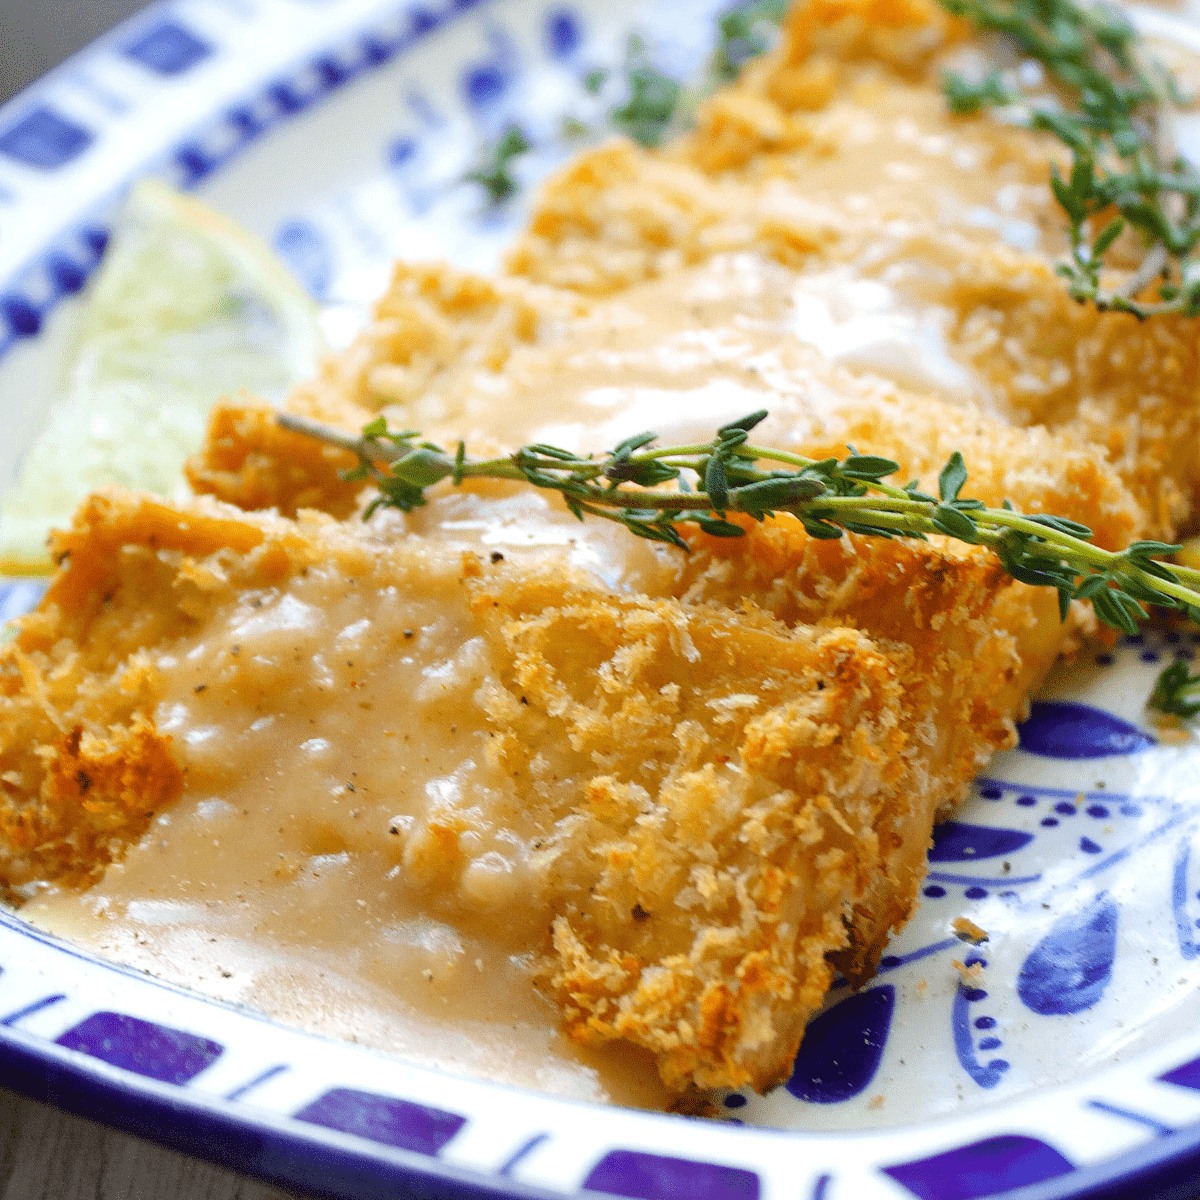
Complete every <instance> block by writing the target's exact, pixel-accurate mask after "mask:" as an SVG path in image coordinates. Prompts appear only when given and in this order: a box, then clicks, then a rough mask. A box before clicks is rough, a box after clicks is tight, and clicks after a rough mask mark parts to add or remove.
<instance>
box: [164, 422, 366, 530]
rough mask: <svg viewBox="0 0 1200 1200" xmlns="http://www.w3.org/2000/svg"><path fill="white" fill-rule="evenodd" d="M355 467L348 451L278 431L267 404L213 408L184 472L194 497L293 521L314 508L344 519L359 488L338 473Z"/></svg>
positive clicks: (356, 498)
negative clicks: (206, 497)
mask: <svg viewBox="0 0 1200 1200" xmlns="http://www.w3.org/2000/svg"><path fill="white" fill-rule="evenodd" d="M357 463H358V459H357V458H355V456H354V455H353V454H351V453H350V452H349V451H348V450H339V449H338V448H337V447H336V446H327V445H325V444H324V443H323V442H318V441H314V440H313V439H312V438H308V437H303V436H301V435H300V434H298V433H290V432H288V430H286V429H283V428H281V427H280V425H279V424H278V423H277V422H276V420H275V410H274V409H273V408H271V407H270V406H269V405H258V404H244V403H243V404H228V403H224V404H217V405H214V407H213V411H212V413H211V414H210V416H209V420H208V434H207V437H206V439H205V443H204V448H203V450H202V451H201V452H200V453H199V454H196V455H194V456H193V457H192V458H191V459H190V460H189V461H188V463H187V464H186V466H185V468H184V471H185V474H186V476H187V481H188V483H189V484H191V486H192V490H193V491H194V492H196V494H197V495H200V496H204V495H213V496H218V497H220V499H222V500H225V501H227V502H228V503H230V504H236V505H237V506H238V508H244V509H246V510H247V511H251V510H253V509H258V508H276V509H278V510H279V511H280V512H281V513H283V514H284V516H288V517H294V516H295V515H296V513H297V512H298V511H299V510H300V509H302V508H316V509H320V510H321V511H322V512H327V513H329V514H330V515H331V516H334V517H348V516H350V514H351V513H353V512H354V510H355V508H357V506H358V495H359V492H360V491H361V490H362V485H361V484H358V483H347V482H345V481H344V480H343V479H342V478H341V475H340V472H342V471H345V470H349V469H350V468H351V467H354V466H356V465H357Z"/></svg>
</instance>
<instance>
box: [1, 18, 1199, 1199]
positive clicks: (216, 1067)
mask: <svg viewBox="0 0 1200 1200" xmlns="http://www.w3.org/2000/svg"><path fill="white" fill-rule="evenodd" d="M717 7H718V6H717V5H716V4H715V3H711V2H706V0H687V2H686V3H680V2H679V0H671V2H670V3H667V2H665V0H664V2H662V3H660V4H658V5H657V6H647V5H644V4H638V3H636V2H635V0H605V2H604V3H600V2H598V0H597V2H594V3H579V4H575V5H554V4H550V5H548V4H547V3H546V0H494V2H493V3H490V4H489V3H472V2H470V0H458V2H457V3H456V2H454V0H440V3H436V2H431V3H429V4H425V5H421V6H416V5H406V6H397V5H396V4H395V3H394V0H176V2H174V3H170V4H165V5H158V6H153V7H151V8H150V9H148V10H146V11H145V12H144V13H143V14H142V15H141V16H140V17H138V18H137V19H136V21H135V22H133V23H130V24H127V25H125V26H123V27H122V28H120V29H119V30H117V31H116V32H115V33H113V34H112V35H111V36H110V37H108V38H107V39H106V40H104V41H102V42H100V43H98V44H97V45H96V46H94V47H92V48H91V49H90V50H88V51H87V52H85V53H84V54H82V55H80V56H79V57H77V58H75V59H73V60H71V61H70V62H69V63H67V64H66V65H65V66H63V67H62V68H60V69H59V70H58V71H56V72H55V73H54V74H52V75H51V76H49V77H48V78H47V79H46V80H45V81H43V82H42V83H41V84H40V85H38V86H37V87H35V88H34V89H32V90H30V91H29V92H27V93H25V94H24V95H23V96H21V97H19V98H18V99H17V100H15V101H13V102H11V103H10V104H9V105H7V106H6V107H4V108H3V109H2V110H0V413H2V414H3V429H4V437H3V438H2V439H0V486H3V485H4V484H6V483H7V482H8V481H9V480H11V479H12V477H13V474H14V472H15V469H16V466H17V464H18V462H19V461H20V458H21V455H22V454H23V453H24V452H25V450H26V449H27V448H28V446H29V445H30V443H31V441H32V439H33V437H34V436H35V435H36V433H37V430H38V427H39V421H40V419H41V416H42V414H43V413H44V411H45V408H46V405H47V403H48V402H49V399H50V398H51V395H52V393H53V390H54V387H55V385H56V373H55V367H56V363H57V361H58V356H59V353H60V349H61V345H62V343H63V341H64V338H65V336H66V330H67V329H68V327H69V325H70V321H71V310H72V308H73V307H74V304H75V301H74V300H73V299H72V297H73V296H74V294H75V293H77V292H78V291H79V290H80V289H81V288H82V287H83V286H84V284H85V283H86V281H87V279H88V276H89V274H90V273H91V272H92V270H93V269H94V268H95V266H96V264H97V262H98V261H99V258H100V256H101V255H102V253H103V250H104V246H105V242H106V229H107V225H108V222H109V220H110V217H111V212H112V209H113V206H114V204H115V203H116V201H117V200H118V199H119V197H120V195H121V193H122V192H123V190H124V188H125V187H126V186H127V185H128V183H129V181H130V180H131V179H133V178H135V177H136V176H138V175H141V174H145V173H152V174H156V175H159V176H161V177H164V178H166V179H168V180H169V181H171V182H174V183H176V184H179V185H182V186H183V187H186V188H189V189H194V190H195V191H197V192H198V193H199V194H200V195H201V196H203V197H204V199H205V200H207V201H208V202H209V203H211V204H214V205H216V206H217V207H218V208H220V209H222V210H224V211H225V212H227V213H229V214H230V215H232V216H233V217H235V218H236V219H238V220H240V221H242V222H244V223H245V224H247V225H248V226H250V228H252V229H253V230H255V231H256V232H258V233H259V234H261V235H262V236H263V237H265V238H266V239H267V240H268V241H270V242H271V243H273V244H274V246H275V247H276V249H277V250H278V251H279V252H280V254H281V255H282V256H283V257H284V258H285V259H286V260H287V261H288V262H289V263H290V264H291V265H292V267H293V268H294V269H295V271H296V272H297V274H298V275H299V276H300V277H301V279H302V280H303V281H304V282H305V284H306V285H307V286H308V288H309V289H310V291H311V292H312V293H313V294H314V296H316V298H317V299H318V300H319V301H320V302H321V303H322V304H323V305H324V306H325V314H326V324H327V328H328V330H329V332H330V334H331V336H332V337H333V339H334V340H335V341H337V340H339V339H341V338H344V337H346V336H348V333H349V331H350V330H351V329H352V327H353V325H354V323H355V321H356V320H357V319H358V314H359V313H360V312H361V310H362V306H363V304H364V302H365V301H367V300H368V299H369V298H370V296H371V295H372V294H373V293H374V292H375V291H377V290H378V289H379V288H380V287H381V286H382V282H383V279H384V277H385V271H386V264H387V263H388V261H389V260H390V259H391V258H392V257H394V256H396V255H404V254H412V255H419V256H420V257H423V258H428V257H430V256H431V255H443V256H447V257H449V258H451V259H453V260H455V261H457V262H459V263H461V264H464V265H467V266H472V267H477V268H485V269H486V268H488V267H490V266H491V265H493V264H494V263H495V262H496V261H497V258H498V255H499V252H500V250H501V248H502V247H503V245H504V243H505V240H506V239H507V238H508V237H509V236H511V233H512V230H513V228H514V227H515V226H516V225H517V224H518V223H519V222H520V221H521V219H522V211H521V203H520V201H518V202H517V203H516V204H514V205H513V206H511V207H509V208H507V209H504V210H503V211H502V213H501V214H499V215H497V213H496V212H494V211H490V210H488V209H487V208H486V207H484V206H483V205H482V204H481V198H480V195H479V192H478V189H477V188H475V187H473V186H470V185H462V184H461V183H459V182H458V181H459V180H460V179H461V177H462V175H463V173H464V171H465V170H466V169H467V168H468V167H469V166H470V165H471V164H472V162H473V160H474V158H475V157H476V156H477V155H478V153H479V148H480V146H481V145H482V144H484V143H485V142H486V141H488V140H489V139H492V138H494V137H495V136H496V134H497V133H498V132H499V131H501V130H503V129H504V128H505V127H506V125H507V124H508V122H510V121H514V120H515V121H518V122H519V123H520V124H521V125H522V127H523V128H524V129H525V131H526V133H527V135H528V136H529V138H530V140H531V141H532V142H533V144H534V146H535V150H534V152H533V153H531V154H529V155H527V156H524V157H522V158H521V159H520V160H519V164H518V166H519V172H520V174H521V175H522V181H523V182H524V183H527V184H528V183H530V182H532V181H534V180H535V179H536V178H537V177H539V176H541V175H544V174H545V173H546V172H547V171H548V170H550V169H551V168H553V167H554V166H555V165H556V164H557V163H559V162H561V161H563V160H564V159H565V158H566V157H567V156H568V155H569V154H570V153H572V150H573V147H572V146H571V144H569V142H568V141H565V140H564V138H563V136H562V129H563V118H564V116H574V117H576V118H577V119H579V120H581V121H584V122H586V121H589V120H592V119H594V118H595V117H596V116H597V115H598V114H599V112H601V111H602V109H603V106H604V105H606V104H609V103H611V98H606V97H605V96H603V95H601V96H599V97H596V98H592V97H590V96H589V95H588V93H587V92H586V90H585V89H584V88H583V87H582V82H581V81H582V80H583V78H584V77H585V76H586V75H587V73H588V72H589V71H590V70H591V69H593V68H594V67H596V66H598V65H605V64H612V63H614V62H617V61H619V59H620V56H621V53H622V48H623V46H624V45H625V42H626V38H627V36H628V34H629V32H630V30H637V31H638V32H639V33H640V34H641V36H642V37H643V38H644V39H645V42H646V45H647V47H648V48H649V50H650V53H651V54H652V55H653V56H654V57H655V59H656V61H657V62H658V64H659V65H660V66H661V67H662V68H663V69H665V70H667V71H669V72H671V73H673V74H676V75H681V74H686V73H688V72H690V71H691V70H693V69H694V68H695V67H696V65H697V64H698V63H700V62H702V61H703V59H704V57H705V55H706V54H707V52H708V50H709V49H710V47H711V39H712V31H713V18H714V16H715V13H716V9H717ZM1156 20H1157V22H1158V25H1159V27H1160V28H1167V29H1168V32H1171V33H1172V36H1175V37H1177V38H1178V39H1180V40H1182V41H1186V42H1189V43H1190V44H1192V45H1195V43H1196V38H1195V35H1194V34H1192V33H1191V31H1190V30H1188V29H1186V28H1183V27H1178V28H1175V27H1172V26H1171V22H1170V21H1169V20H1168V19H1166V18H1161V17H1160V18H1157V19H1156ZM618 86H619V85H618ZM38 594H39V585H37V584H36V583H32V582H22V581H16V582H13V581H9V582H7V583H5V584H4V585H3V587H0V617H3V618H7V617H9V616H12V615H15V614H16V613H18V612H20V611H23V610H24V609H25V608H27V607H29V606H30V605H31V604H32V603H34V602H35V601H36V599H37V596H38ZM1198 643H1200V635H1194V634H1175V633H1171V634H1167V633H1154V632H1148V633H1146V634H1145V636H1144V638H1134V639H1130V640H1129V641H1127V642H1125V643H1123V644H1121V645H1120V646H1118V647H1117V648H1115V649H1114V650H1113V651H1112V652H1111V653H1108V654H1101V655H1099V656H1098V657H1096V658H1095V659H1094V661H1088V662H1084V663H1081V664H1076V665H1075V666H1073V667H1072V668H1070V669H1067V670H1063V671H1062V672H1061V673H1060V674H1059V675H1057V676H1056V677H1055V678H1054V679H1053V680H1052V681H1051V683H1050V685H1049V686H1048V687H1047V689H1046V691H1045V692H1044V694H1043V695H1042V697H1041V699H1040V700H1039V702H1038V703H1037V704H1036V705H1035V706H1034V710H1033V715H1032V717H1031V719H1030V720H1029V721H1028V722H1027V723H1026V724H1025V726H1024V727H1023V729H1022V735H1021V746H1020V748H1019V749H1016V750H1013V751H1011V752H1009V753H1007V754H1003V755H1001V756H999V757H998V758H997V759H996V760H995V761H994V762H993V764H992V765H991V767H990V769H989V775H988V778H986V779H980V780H979V781H978V783H977V785H976V787H975V792H974V796H973V798H972V799H971V801H970V802H969V803H968V804H967V805H966V806H965V807H964V808H963V809H962V810H961V811H960V813H959V814H958V817H957V819H956V820H955V821H953V822H951V823H949V824H946V825H943V826H942V827H941V828H940V829H939V830H938V833H937V838H936V845H935V847H934V849H933V851H932V853H931V855H930V859H931V862H930V873H929V878H928V880H927V883H926V886H925V891H924V899H923V903H922V906H921V908H920V911H919V912H918V914H917V916H916V918H915V919H914V920H913V921H912V923H911V924H910V925H909V926H908V928H907V929H906V930H905V931H904V934H903V935H902V936H901V937H900V938H898V939H897V940H896V942H895V943H894V945H892V946H891V947H890V948H889V951H888V955H887V957H885V958H884V959H883V962H882V964H881V968H880V971H879V974H878V976H877V977H876V979H875V980H874V981H873V982H872V983H871V985H870V986H869V987H867V988H866V989H865V990H863V991H861V992H859V993H857V994H850V993H849V992H848V990H847V989H845V988H844V987H843V988H840V989H839V988H835V989H834V991H833V993H832V995H831V997H830V1003H829V1005H828V1007H827V1008H826V1010H825V1011H824V1012H823V1014H822V1015H821V1016H819V1017H818V1018H817V1019H816V1020H815V1021H814V1022H813V1024H812V1025H811V1026H810V1029H809V1032H808V1035H807V1037H806V1039H805V1041H804V1045H803V1048H802V1050H801V1053H800V1056H799V1058H798V1060H797V1062H796V1066H795V1070H794V1072H793V1074H792V1077H791V1079H790V1080H789V1082H788V1083H787V1085H786V1086H784V1087H781V1088H779V1089H777V1090H776V1091H775V1092H773V1093H772V1094H771V1095H769V1096H766V1097H756V1096H743V1095H740V1094H732V1095H729V1096H725V1097H722V1108H723V1117H724V1119H723V1120H715V1121H695V1120H688V1119H685V1118H679V1117H670V1116H663V1115H656V1114H649V1113H643V1112H635V1111H630V1110H625V1109H618V1108H600V1107H594V1106H588V1105H584V1104H580V1103H574V1102H568V1101H564V1100H558V1099H554V1098H551V1097H546V1096H542V1095H537V1094H533V1093H527V1092H519V1091H515V1090H513V1089H509V1088H504V1087H500V1086H497V1085H493V1084H488V1083H482V1082H478V1081H474V1080H469V1079H460V1078H455V1077H451V1076H447V1075H443V1074H438V1073H436V1072H432V1071H428V1070H424V1069H419V1068H416V1067H413V1066H411V1065H408V1064H406V1063H404V1062H402V1061H399V1060H397V1059H395V1058H392V1057H389V1056H387V1055H384V1054H381V1053H378V1052H375V1051H371V1050H368V1049H365V1048H362V1047H360V1046H354V1045H348V1044H343V1043H335V1042H330V1041H327V1040H323V1039H321V1038H318V1037H314V1036H312V1035H309V1034H306V1033H303V1032H301V1031H298V1030H295V1029H291V1028H287V1027H284V1026H282V1025H279V1024H276V1023H273V1022H271V1021H269V1020H266V1019H264V1018H262V1017H259V1016H257V1015H255V1014H254V1013H252V1012H248V1011H245V1010H242V1009H238V1008H235V1007H232V1006H229V1005H226V1004H222V1003H218V1002H216V1001H213V1000H209V999H207V998H204V997H202V996H199V995H196V994H192V993H188V992H185V991H181V990H179V989H176V988H173V987H170V986H167V985H165V984H163V983H161V982H159V981H157V980H155V979H154V978H152V977H150V976H148V975H145V974H141V973H137V972H133V971H131V970H129V969H126V968H123V967H120V966H116V965H113V964H111V963H106V962H103V961H101V960H99V959H96V958H94V957H92V956H90V955H88V954H84V953H81V952H79V951H77V950H74V949H72V948H71V947H70V946H68V945H65V944H63V943H61V942H59V941H56V940H55V939H53V938H51V937H48V936H45V935H43V934H41V933H39V932H36V931H34V930H32V929H30V928H29V927H27V926H25V925H24V924H23V923H22V922H21V920H20V919H19V917H17V916H13V915H11V914H0V1079H2V1080H3V1082H4V1084H5V1085H6V1086H8V1087H13V1088H16V1089H18V1090H21V1091H24V1092H26V1093H28V1094H29V1095H32V1096H36V1097H38V1098H40V1099H43V1100H49V1101H50V1102H52V1103H54V1104H58V1105H60V1106H62V1107H63V1108H65V1109H68V1110H70V1111H73V1112H76V1113H80V1114H83V1115H85V1116H88V1117H92V1118H96V1119H100V1120H103V1121H107V1122H109V1123H110V1124H113V1125H115V1126H118V1127H120V1128H122V1129H126V1130H129V1131H132V1132H134V1133H137V1134H140V1135H143V1136H146V1137H150V1138H153V1139H155V1140H158V1141H160V1142H163V1143H166V1144H168V1145H171V1146H174V1147H177V1148H179V1149H183V1150H186V1151H188V1152H191V1153H194V1154H199V1155H203V1156H207V1157H209V1158H212V1159H213V1160H215V1161H218V1162H220V1163H222V1164H224V1165H226V1166H229V1167H232V1168H234V1169H237V1170H241V1171H244V1172H248V1173H253V1174H256V1175H258V1176H261V1177H263V1178H265V1179H269V1180H272V1181H275V1182H278V1183H281V1184H284V1185H288V1184H291V1185H295V1186H300V1187H303V1188H305V1189H308V1190H310V1191H315V1192H319V1193H322V1194H327V1195H330V1196H336V1197H356V1198H358V1197H376V1196H384V1195H396V1194H398V1193H400V1192H404V1194H408V1192H407V1191H405V1189H411V1190H412V1192H413V1194H421V1195H428V1196H456V1197H462V1196H467V1195H474V1194H480V1195H506V1196H525V1195H563V1194H574V1193H576V1192H578V1191H580V1190H584V1189H586V1190H591V1191H594V1192H601V1193H609V1194H613V1195H618V1196H630V1197H645V1198H660V1197H661V1198H664V1200H665V1198H667V1197H677V1196H688V1197H690V1198H693V1200H725V1198H732V1197H744V1198H752V1197H762V1198H763V1200H774V1198H782V1197H788V1198H789V1200H795V1198H799V1200H849V1198H851V1197H852V1198H854V1200H876V1198H877V1200H885V1198H888V1197H890V1198H891V1200H904V1198H909V1200H911V1197H914V1196H916V1197H921V1198H927V1200H972V1198H974V1197H982V1196H990V1195H993V1194H998V1193H1003V1194H1005V1195H1011V1196H1013V1197H1018V1196H1019V1197H1022V1198H1026V1200H1033V1198H1034V1197H1037V1198H1046V1200H1048V1198H1050V1197H1068V1196H1070V1197H1077V1198H1082V1197H1102V1196H1113V1197H1115V1196H1126V1195H1136V1196H1139V1197H1146V1196H1163V1197H1165V1196H1168V1195H1170V1196H1184V1195H1188V1196H1190V1195H1192V1194H1193V1191H1200V1024H1198V1021H1197V1018H1198V1017H1200V991H1198V990H1197V984H1200V836H1198V834H1197V821H1198V814H1200V770H1198V768H1200V750H1198V749H1197V744H1196V743H1194V742H1192V741H1190V740H1187V739H1185V740H1183V741H1182V742H1179V741H1169V742H1168V741H1164V740H1163V739H1162V738H1161V737H1160V736H1159V735H1158V734H1157V733H1156V731H1155V730H1154V728H1153V727H1152V726H1151V725H1150V724H1149V723H1148V722H1147V720H1146V714H1145V711H1144V708H1143V703H1144V699H1145V697H1146V695H1147V694H1148V692H1149V688H1150V685H1151V683H1152V681H1153V679H1154V676H1155V674H1156V672H1157V671H1158V670H1160V669H1161V667H1162V665H1163V664H1165V663H1167V662H1169V661H1170V660H1172V659H1174V658H1183V659H1191V658H1192V657H1193V655H1194V654H1200V644H1198ZM958 917H967V918H969V919H970V920H971V921H973V922H974V923H975V924H976V925H978V926H980V927H981V928H982V929H983V930H986V931H987V933H988V935H989V936H988V940H987V941H986V942H984V943H983V944H982V945H981V946H979V947H978V948H976V947H974V946H972V945H969V944H964V943H963V942H961V941H959V940H958V939H957V938H956V937H955V935H954V933H953V930H952V926H951V923H952V922H953V921H954V920H955V919H956V918H958ZM955 960H957V961H958V963H960V964H961V967H962V970H961V971H960V970H959V969H958V968H956V967H955V966H953V965H952V963H953V962H954V961H955ZM1189 1182H1190V1184H1191V1186H1190V1187H1189Z"/></svg>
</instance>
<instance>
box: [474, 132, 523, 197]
mask: <svg viewBox="0 0 1200 1200" xmlns="http://www.w3.org/2000/svg"><path fill="white" fill-rule="evenodd" d="M532 148H533V147H532V146H531V145H530V143H529V139H528V138H527V137H526V136H525V131H524V130H523V129H522V128H521V127H520V126H519V125H517V124H515V123H510V124H509V125H508V126H507V127H506V128H505V130H504V133H503V134H502V135H501V137H500V139H499V141H497V142H496V143H495V144H494V145H492V146H489V147H488V148H487V149H486V150H485V152H484V161H483V162H482V163H481V164H480V165H479V166H478V167H476V168H475V170H473V171H469V172H468V173H467V174H466V175H464V176H463V180H464V182H467V183H477V184H479V186H480V187H481V188H483V190H484V191H485V192H486V193H487V198H488V202H489V203H490V204H492V205H500V204H503V203H504V202H505V201H506V200H510V199H511V198H512V197H513V196H515V195H516V193H517V190H518V188H519V186H520V185H519V184H518V183H517V180H516V177H515V176H514V175H513V172H512V166H513V160H514V159H517V158H520V157H521V155H522V154H527V153H528V152H529V151H530V150H531V149H532Z"/></svg>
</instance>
